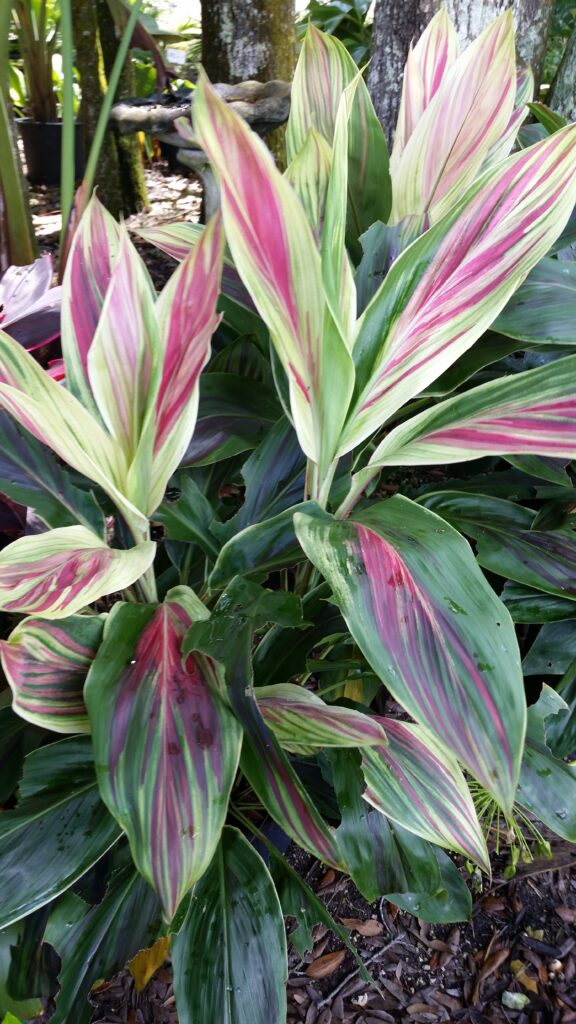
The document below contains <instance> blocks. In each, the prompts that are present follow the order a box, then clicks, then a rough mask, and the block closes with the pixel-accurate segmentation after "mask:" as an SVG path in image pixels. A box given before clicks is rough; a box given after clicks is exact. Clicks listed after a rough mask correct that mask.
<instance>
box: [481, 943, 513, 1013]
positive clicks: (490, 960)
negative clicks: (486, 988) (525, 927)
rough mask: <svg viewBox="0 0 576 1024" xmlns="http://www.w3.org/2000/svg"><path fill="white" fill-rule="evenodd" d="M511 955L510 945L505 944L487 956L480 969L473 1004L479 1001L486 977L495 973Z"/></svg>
mask: <svg viewBox="0 0 576 1024" xmlns="http://www.w3.org/2000/svg"><path fill="white" fill-rule="evenodd" d="M509 956H510V949H509V947H508V946H504V947H503V949H497V950H496V951H495V952H494V953H490V956H488V957H486V959H485V960H484V963H483V964H482V967H481V969H480V974H479V975H478V979H477V981H476V985H475V988H474V992H473V994H472V1004H473V1005H474V1004H476V1003H477V1002H478V999H479V997H480V988H481V987H482V983H483V982H484V981H486V978H489V977H490V975H491V974H494V971H497V970H498V968H499V967H501V966H502V964H503V963H505V961H506V960H507V959H508V957H509Z"/></svg>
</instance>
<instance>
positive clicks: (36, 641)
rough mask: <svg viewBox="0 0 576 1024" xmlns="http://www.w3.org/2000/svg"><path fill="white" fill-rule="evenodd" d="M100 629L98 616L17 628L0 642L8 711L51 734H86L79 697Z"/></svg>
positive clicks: (39, 621)
mask: <svg viewBox="0 0 576 1024" xmlns="http://www.w3.org/2000/svg"><path fill="white" fill-rule="evenodd" d="M103 628H104V616H103V615H71V616H70V617H69V618H66V619H61V620H60V621H59V622H57V623H54V622H47V621H46V620H45V619H24V621H23V622H20V623H19V624H18V626H16V629H14V630H13V631H12V633H11V634H10V636H9V637H8V640H2V641H0V655H1V658H2V668H3V669H4V673H5V675H6V678H7V680H8V683H9V684H10V687H11V689H12V696H13V700H12V707H13V709H14V711H16V712H17V713H18V714H19V715H20V716H21V717H22V718H25V719H26V720H27V721H29V722H32V723H33V724H35V725H39V726H43V727H44V728H45V729H51V730H52V731H54V732H65V733H68V732H71V733H78V732H89V730H90V723H89V721H88V714H87V712H86V707H85V704H84V698H83V692H82V691H83V686H84V682H85V680H86V676H87V675H88V670H89V668H90V665H91V664H92V662H93V660H94V657H95V655H96V652H97V650H98V647H99V644H100V641H101V639H102V630H103Z"/></svg>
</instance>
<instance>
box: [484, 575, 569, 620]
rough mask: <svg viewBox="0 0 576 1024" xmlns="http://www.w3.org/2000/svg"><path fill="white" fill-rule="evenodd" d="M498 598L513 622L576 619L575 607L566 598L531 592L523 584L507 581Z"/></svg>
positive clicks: (538, 591)
mask: <svg viewBox="0 0 576 1024" xmlns="http://www.w3.org/2000/svg"><path fill="white" fill-rule="evenodd" d="M500 597H501V599H502V601H503V602H504V604H505V605H506V607H507V609H508V611H509V612H510V614H511V616H512V618H513V619H514V622H531V623H532V622H537V623H540V622H560V621H562V620H563V619H574V618H576V607H575V606H574V602H573V601H569V600H568V598H566V597H555V596H554V595H553V594H544V593H543V592H542V591H541V590H533V589H532V587H526V586H525V585H524V584H523V583H515V582H514V581H513V580H507V581H506V583H505V584H504V587H503V590H502V593H501V594H500Z"/></svg>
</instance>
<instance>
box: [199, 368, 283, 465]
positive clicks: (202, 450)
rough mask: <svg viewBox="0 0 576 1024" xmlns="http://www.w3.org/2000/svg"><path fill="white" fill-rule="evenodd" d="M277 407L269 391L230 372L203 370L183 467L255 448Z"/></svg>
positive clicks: (260, 383)
mask: <svg viewBox="0 0 576 1024" xmlns="http://www.w3.org/2000/svg"><path fill="white" fill-rule="evenodd" d="M281 411H282V410H281V407H280V405H279V404H278V400H277V398H276V396H275V395H274V393H273V391H272V390H271V389H270V388H269V387H267V386H266V385H265V384H262V382H260V381H259V382H257V383H256V382H255V381H253V380H249V379H246V378H244V377H241V376H238V375H236V374H233V373H204V374H202V377H201V380H200V403H199V407H198V419H197V420H196V427H195V430H194V434H193V437H192V440H191V441H190V444H189V445H188V448H187V449H186V452H185V454H184V456H183V458H182V464H183V465H184V466H210V465H212V463H214V462H220V461H221V460H222V459H227V458H230V456H232V455H238V454H239V453H240V452H245V451H249V450H250V449H252V448H256V447H257V446H258V444H259V443H260V442H261V441H262V440H263V439H264V438H265V437H266V435H267V433H268V431H269V430H270V429H271V428H272V426H273V424H274V423H276V421H277V419H278V417H279V415H280V413H281Z"/></svg>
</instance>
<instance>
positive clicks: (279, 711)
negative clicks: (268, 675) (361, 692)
mask: <svg viewBox="0 0 576 1024" xmlns="http://www.w3.org/2000/svg"><path fill="white" fill-rule="evenodd" d="M254 695H255V697H256V701H257V704H258V708H259V710H260V713H261V715H262V717H263V719H264V721H265V722H266V725H268V726H269V728H270V729H271V730H272V732H273V733H274V735H275V736H276V739H277V740H278V742H279V743H280V745H281V746H282V747H285V748H286V749H288V750H291V751H300V750H301V749H302V748H303V747H306V748H311V749H312V750H314V749H316V748H318V747H364V746H374V745H375V744H378V745H379V746H382V745H386V742H387V741H386V733H385V732H384V729H383V727H382V725H381V724H380V723H379V722H378V721H377V720H376V718H372V717H370V716H369V715H365V714H363V713H362V712H361V711H354V710H353V709H352V708H345V707H342V708H341V707H337V706H336V705H334V704H325V703H324V701H323V700H321V699H320V697H317V696H316V695H315V694H314V693H311V692H310V690H305V689H304V687H302V686H296V685H294V684H293V683H278V684H277V685H275V686H260V687H257V688H256V690H255V691H254Z"/></svg>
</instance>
